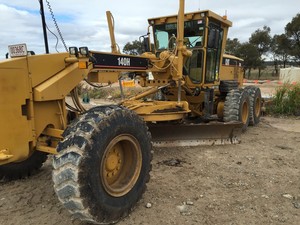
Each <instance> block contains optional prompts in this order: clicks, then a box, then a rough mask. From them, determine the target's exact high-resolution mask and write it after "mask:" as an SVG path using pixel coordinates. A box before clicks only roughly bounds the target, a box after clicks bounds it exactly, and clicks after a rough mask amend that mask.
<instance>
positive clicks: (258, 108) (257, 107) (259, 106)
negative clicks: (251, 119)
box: [254, 97, 261, 117]
mask: <svg viewBox="0 0 300 225" xmlns="http://www.w3.org/2000/svg"><path fill="white" fill-rule="evenodd" d="M260 108H261V103H260V97H257V98H256V99H255V109H254V110H255V116H256V117H259V116H260V111H261V110H260Z"/></svg>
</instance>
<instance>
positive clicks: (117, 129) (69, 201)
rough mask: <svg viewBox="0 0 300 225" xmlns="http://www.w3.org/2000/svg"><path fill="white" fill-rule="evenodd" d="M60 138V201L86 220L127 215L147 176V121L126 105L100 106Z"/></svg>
mask: <svg viewBox="0 0 300 225" xmlns="http://www.w3.org/2000/svg"><path fill="white" fill-rule="evenodd" d="M64 136H65V139H64V140H63V141H62V142H61V143H59V145H58V148H57V150H58V152H59V154H58V155H56V156H55V157H54V160H53V167H54V171H53V181H54V189H55V191H56V194H57V195H58V198H59V200H60V201H61V202H62V203H63V204H64V206H65V207H66V208H67V209H68V210H69V211H70V212H71V213H72V214H73V217H74V218H79V219H81V220H84V221H86V222H92V223H101V224H110V223H115V222H117V221H119V220H120V219H121V218H123V217H125V216H126V215H128V214H129V212H130V211H131V210H132V208H133V207H134V206H135V204H136V203H137V201H138V200H139V199H140V198H141V196H142V194H143V193H144V191H145V189H146V183H147V182H148V181H149V178H150V175H149V173H150V170H151V160H152V153H151V149H152V144H151V135H150V133H149V132H148V128H147V126H146V124H145V122H144V121H143V120H142V119H141V118H140V117H139V116H138V115H137V114H135V113H134V112H133V111H130V110H128V109H126V108H123V107H120V106H101V107H96V108H94V109H92V110H90V111H88V112H87V113H86V114H85V115H83V116H82V117H81V118H80V119H79V120H78V121H77V122H75V124H73V125H71V127H70V128H69V129H67V130H66V133H65V134H64Z"/></svg>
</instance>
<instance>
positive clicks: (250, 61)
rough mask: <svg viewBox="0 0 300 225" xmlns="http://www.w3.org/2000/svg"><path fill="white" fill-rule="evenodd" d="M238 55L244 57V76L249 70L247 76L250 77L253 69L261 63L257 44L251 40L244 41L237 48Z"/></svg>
mask: <svg viewBox="0 0 300 225" xmlns="http://www.w3.org/2000/svg"><path fill="white" fill-rule="evenodd" d="M236 55H237V56H238V57H240V58H242V59H244V76H245V75H246V71H247V70H248V74H247V77H248V79H249V78H250V76H251V69H256V68H258V67H259V66H260V65H261V61H260V57H259V52H258V51H257V48H256V46H254V45H253V44H251V43H249V42H246V43H242V44H241V45H240V47H239V48H238V49H237V52H236Z"/></svg>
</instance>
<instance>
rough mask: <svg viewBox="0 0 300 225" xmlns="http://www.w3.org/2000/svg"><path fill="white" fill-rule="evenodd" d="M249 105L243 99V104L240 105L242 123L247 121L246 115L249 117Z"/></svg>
mask: <svg viewBox="0 0 300 225" xmlns="http://www.w3.org/2000/svg"><path fill="white" fill-rule="evenodd" d="M248 107H249V105H248V103H247V102H246V101H245V102H243V106H242V122H243V124H246V123H247V120H248V117H249V108H248Z"/></svg>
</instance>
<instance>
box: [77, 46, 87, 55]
mask: <svg viewBox="0 0 300 225" xmlns="http://www.w3.org/2000/svg"><path fill="white" fill-rule="evenodd" d="M79 52H80V54H81V55H83V56H88V55H89V49H88V47H80V48H79Z"/></svg>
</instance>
